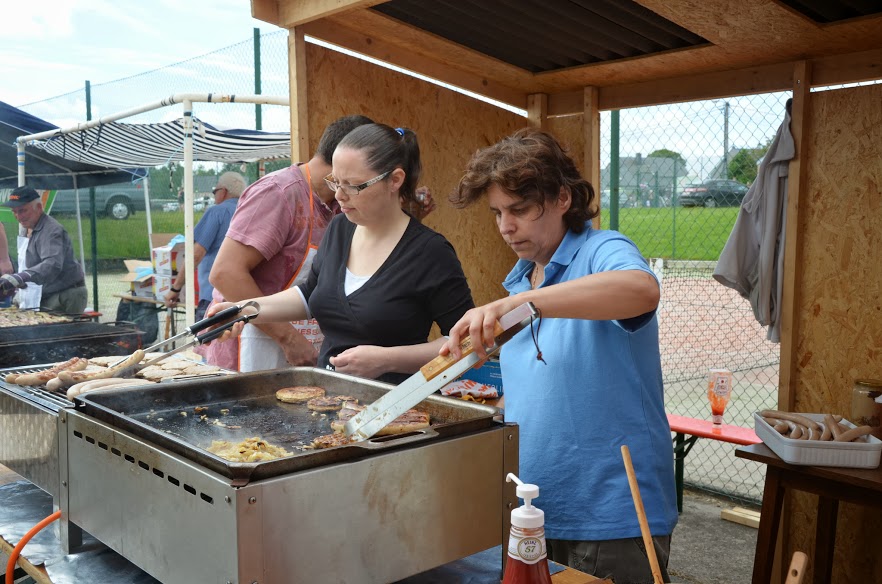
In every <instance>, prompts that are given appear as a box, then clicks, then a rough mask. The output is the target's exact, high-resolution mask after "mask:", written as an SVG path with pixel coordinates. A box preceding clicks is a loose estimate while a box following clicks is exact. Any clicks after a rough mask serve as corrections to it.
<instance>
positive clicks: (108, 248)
mask: <svg viewBox="0 0 882 584" xmlns="http://www.w3.org/2000/svg"><path fill="white" fill-rule="evenodd" d="M201 217H202V212H201V211H200V212H197V213H195V214H194V219H193V223H194V225H195V224H196V223H197V222H198V221H199V219H200V218H201ZM56 219H58V222H59V223H61V224H62V225H63V226H64V228H65V229H66V230H67V232H68V234H70V237H71V240H73V245H74V255H75V256H77V257H79V255H80V244H79V233H78V231H77V220H76V217H72V216H68V215H61V216H59V217H56ZM152 219H153V233H181V234H182V233H184V212H183V211H175V212H172V213H164V212H162V211H153V212H152ZM3 226H4V227H5V228H6V237H7V239H8V240H9V246H10V247H9V251H10V254H11V255H17V254H16V252H15V249H16V246H15V237H16V235H17V233H18V223H9V222H5V221H4V223H3ZM96 231H97V233H98V237H97V241H98V259H99V260H112V259H142V260H148V259H150V242H149V239H148V237H147V214H146V213H143V212H139V213H136V214H134V215H132V216H130V217H129V218H128V219H126V220H124V221H118V220H116V219H109V218H107V217H98V220H97V222H96ZM83 246H84V247H85V250H86V259H87V260H88V259H90V258H91V257H92V232H91V223H90V221H89V219H88V217H84V218H83Z"/></svg>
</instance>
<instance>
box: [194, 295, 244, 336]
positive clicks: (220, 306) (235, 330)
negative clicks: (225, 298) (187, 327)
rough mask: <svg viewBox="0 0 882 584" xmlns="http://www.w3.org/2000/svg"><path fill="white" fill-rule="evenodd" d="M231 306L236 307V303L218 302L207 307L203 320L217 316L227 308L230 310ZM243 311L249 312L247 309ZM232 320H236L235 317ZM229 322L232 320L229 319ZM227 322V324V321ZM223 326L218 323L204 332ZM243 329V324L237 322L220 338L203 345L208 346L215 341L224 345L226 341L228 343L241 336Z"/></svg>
mask: <svg viewBox="0 0 882 584" xmlns="http://www.w3.org/2000/svg"><path fill="white" fill-rule="evenodd" d="M231 306H236V303H235V302H218V303H217V304H212V305H211V306H209V307H208V310H206V311H205V318H209V317H211V316H214V315H215V314H217V313H218V312H220V311H221V310H226V309H227V308H230V307H231ZM245 310H249V309H248V308H246V309H245ZM233 318H236V317H233ZM230 320H232V319H230ZM227 322H229V320H228V321H227ZM223 324H224V323H219V324H216V325H214V326H212V327H209V328H207V329H205V330H206V331H210V330H214V329H216V328H217V327H218V326H222V325H223ZM244 328H245V323H244V322H237V323H236V324H234V325H233V326H232V327H230V329H229V330H225V331H224V332H223V334H221V336H219V337H218V338H216V339H214V340H212V341H209V342H207V343H205V344H206V345H210V344H211V343H213V342H215V341H218V342H221V343H224V342H226V341H229V340H230V339H234V338H236V337H238V336H239V335H240V334H242V329H244Z"/></svg>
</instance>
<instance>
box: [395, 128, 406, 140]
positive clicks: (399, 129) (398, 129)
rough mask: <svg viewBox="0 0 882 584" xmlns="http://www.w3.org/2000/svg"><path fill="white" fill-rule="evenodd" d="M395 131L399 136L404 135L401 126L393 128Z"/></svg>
mask: <svg viewBox="0 0 882 584" xmlns="http://www.w3.org/2000/svg"><path fill="white" fill-rule="evenodd" d="M395 131H396V132H398V135H399V136H401V137H402V138H403V137H404V129H402V128H395Z"/></svg>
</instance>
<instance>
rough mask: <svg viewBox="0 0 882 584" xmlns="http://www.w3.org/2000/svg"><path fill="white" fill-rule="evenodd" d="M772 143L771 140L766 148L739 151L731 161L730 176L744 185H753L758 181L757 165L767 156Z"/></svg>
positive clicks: (758, 147) (759, 147)
mask: <svg viewBox="0 0 882 584" xmlns="http://www.w3.org/2000/svg"><path fill="white" fill-rule="evenodd" d="M771 143H772V140H771V139H769V140H768V141H767V142H766V144H765V146H757V147H756V148H742V149H741V150H739V151H738V154H736V155H735V156H733V157H732V160H730V161H729V176H730V177H731V178H732V179H734V180H737V181H738V182H740V183H742V184H745V185H750V184H753V181H755V180H756V171H757V168H756V167H757V163H758V162H759V161H760V160H761V159H762V157H763V156H765V155H766V152H767V151H768V150H769V146H770V145H771Z"/></svg>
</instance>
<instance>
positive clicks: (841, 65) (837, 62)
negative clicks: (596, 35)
mask: <svg viewBox="0 0 882 584" xmlns="http://www.w3.org/2000/svg"><path fill="white" fill-rule="evenodd" d="M797 63H798V62H787V63H776V64H773V65H765V66H762V67H748V68H746V69H737V70H733V71H720V72H715V73H703V74H699V75H689V76H683V77H672V78H669V79H659V80H657V81H645V82H642V83H629V84H623V85H612V86H609V87H601V88H599V93H600V97H599V106H600V109H601V110H604V111H607V110H614V109H624V108H631V107H642V106H650V105H659V104H664V103H678V102H684V101H696V100H700V99H718V98H723V97H732V96H735V95H752V94H756V93H771V92H775V91H789V90H791V89H792V88H793V71H794V68H795V67H796V65H797ZM811 68H812V69H811V70H812V76H811V81H812V87H819V86H825V85H838V84H844V83H856V82H859V81H870V80H875V79H882V49H875V50H871V51H863V52H859V53H849V54H845V55H834V56H831V57H822V58H819V59H813V60H811ZM583 109H584V92H583V90H581V89H577V90H574V91H566V92H561V93H554V94H551V95H549V96H548V109H547V113H548V115H549V116H560V115H568V114H575V113H581V112H582V111H583Z"/></svg>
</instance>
